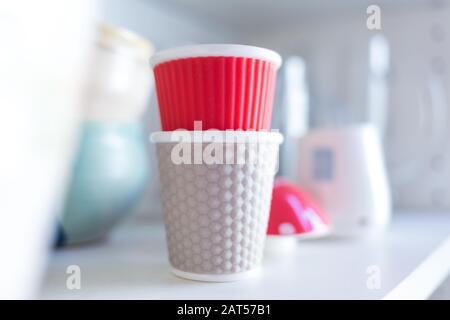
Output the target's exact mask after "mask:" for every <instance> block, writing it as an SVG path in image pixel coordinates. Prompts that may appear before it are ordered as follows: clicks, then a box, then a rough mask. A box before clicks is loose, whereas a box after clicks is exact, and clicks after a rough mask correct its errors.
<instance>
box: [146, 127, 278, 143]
mask: <svg viewBox="0 0 450 320" xmlns="http://www.w3.org/2000/svg"><path fill="white" fill-rule="evenodd" d="M227 139H230V140H232V141H231V142H230V140H227ZM283 140H284V138H283V135H282V134H281V133H279V132H274V131H272V132H268V131H241V130H204V131H188V130H174V131H157V132H153V133H152V134H150V141H151V142H152V143H180V142H187V143H200V142H201V143H211V142H218V143H250V142H256V143H276V144H281V143H283Z"/></svg>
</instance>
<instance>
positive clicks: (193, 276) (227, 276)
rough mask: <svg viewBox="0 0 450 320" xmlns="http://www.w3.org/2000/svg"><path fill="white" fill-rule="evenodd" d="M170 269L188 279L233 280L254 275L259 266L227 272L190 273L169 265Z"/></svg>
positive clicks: (208, 280)
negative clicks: (242, 270) (243, 270)
mask: <svg viewBox="0 0 450 320" xmlns="http://www.w3.org/2000/svg"><path fill="white" fill-rule="evenodd" d="M171 271H172V273H173V274H174V275H175V276H177V277H179V278H183V279H188V280H195V281H203V282H233V281H239V280H244V279H248V278H250V277H253V276H255V275H256V274H257V273H258V271H259V268H256V269H252V270H249V271H245V272H238V273H227V274H201V273H192V272H187V271H181V270H178V269H175V268H173V267H171Z"/></svg>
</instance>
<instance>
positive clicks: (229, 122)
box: [154, 56, 277, 131]
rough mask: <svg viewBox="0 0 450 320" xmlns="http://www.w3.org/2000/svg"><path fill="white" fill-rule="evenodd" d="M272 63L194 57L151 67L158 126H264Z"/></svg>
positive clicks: (268, 115) (272, 78) (269, 110)
mask: <svg viewBox="0 0 450 320" xmlns="http://www.w3.org/2000/svg"><path fill="white" fill-rule="evenodd" d="M276 69H277V68H276V66H275V65H274V63H272V62H270V61H266V60H260V59H255V58H244V57H221V56H217V57H215V56H214V57H196V58H182V59H176V60H170V61H167V62H163V63H160V64H158V65H156V66H155V68H154V74H155V82H156V92H157V97H158V104H159V111H160V115H161V124H162V130H163V131H172V130H176V129H187V130H194V121H202V129H203V130H208V129H218V130H226V129H233V130H238V129H242V130H253V131H261V130H269V128H270V121H271V118H272V105H273V98H274V91H275V79H276Z"/></svg>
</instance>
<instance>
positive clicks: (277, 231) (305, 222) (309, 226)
mask: <svg viewBox="0 0 450 320" xmlns="http://www.w3.org/2000/svg"><path fill="white" fill-rule="evenodd" d="M330 227H331V223H330V220H329V219H328V217H327V216H326V215H325V213H324V212H323V210H322V209H321V208H320V207H319V206H317V205H316V204H315V202H314V201H313V200H312V199H311V198H310V197H309V196H308V195H307V194H306V193H304V192H303V191H301V190H300V188H299V187H298V186H296V185H295V184H293V183H290V182H287V181H285V180H282V179H276V181H275V185H274V188H273V194H272V205H271V208H270V219H269V226H268V230H267V234H268V235H272V236H284V235H297V236H298V235H313V234H314V233H316V234H322V233H325V232H328V231H329V229H330Z"/></svg>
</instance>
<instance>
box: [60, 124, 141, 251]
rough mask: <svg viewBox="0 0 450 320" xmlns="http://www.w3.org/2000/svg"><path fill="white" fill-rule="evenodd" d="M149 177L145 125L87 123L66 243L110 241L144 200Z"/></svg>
mask: <svg viewBox="0 0 450 320" xmlns="http://www.w3.org/2000/svg"><path fill="white" fill-rule="evenodd" d="M147 176H148V158H147V139H146V136H145V130H144V127H143V125H142V123H140V122H133V123H101V122H87V123H85V124H84V125H83V127H82V134H81V140H80V146H79V151H78V156H77V159H76V162H75V167H74V170H73V176H72V180H71V184H70V187H69V191H68V194H67V198H66V203H65V210H64V214H63V217H62V223H61V227H62V230H61V233H62V240H63V241H62V242H63V244H72V243H80V242H86V241H92V240H96V239H101V238H103V237H105V235H106V234H107V233H108V232H109V231H110V230H111V229H112V228H113V227H114V226H115V225H117V223H118V222H120V221H121V220H122V218H123V217H124V216H125V215H126V214H127V212H129V211H130V210H131V209H132V207H133V205H135V204H136V202H137V201H138V200H139V198H140V196H141V195H142V193H143V191H144V189H145V187H146V182H147Z"/></svg>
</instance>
